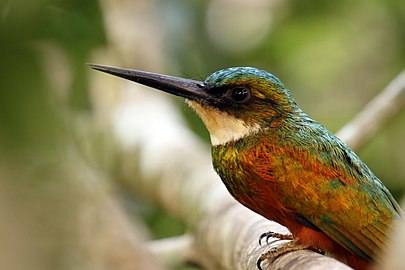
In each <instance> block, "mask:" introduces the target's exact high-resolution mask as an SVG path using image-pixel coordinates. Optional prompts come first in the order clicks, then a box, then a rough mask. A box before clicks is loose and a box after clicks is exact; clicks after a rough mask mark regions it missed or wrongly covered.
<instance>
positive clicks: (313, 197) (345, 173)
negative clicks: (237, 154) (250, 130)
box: [255, 140, 401, 259]
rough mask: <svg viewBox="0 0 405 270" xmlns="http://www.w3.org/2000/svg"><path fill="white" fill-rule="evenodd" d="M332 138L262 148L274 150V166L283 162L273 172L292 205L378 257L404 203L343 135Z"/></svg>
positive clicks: (359, 252) (356, 248)
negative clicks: (307, 145)
mask: <svg viewBox="0 0 405 270" xmlns="http://www.w3.org/2000/svg"><path fill="white" fill-rule="evenodd" d="M333 143H335V145H328V147H324V145H315V147H312V148H305V147H301V148H295V149H294V147H292V146H289V147H284V148H283V147H278V148H274V147H272V148H273V149H271V150H269V149H268V147H267V150H264V151H270V152H271V153H270V154H271V155H272V163H273V166H279V167H280V168H283V169H282V170H280V171H279V175H274V172H273V175H272V177H274V176H275V177H276V178H277V179H278V182H279V184H280V185H279V188H280V191H279V192H280V193H281V194H282V197H283V199H284V200H285V204H286V205H287V206H288V207H289V208H290V209H293V210H294V211H295V212H296V213H297V214H298V215H300V216H302V217H303V218H305V219H306V220H308V221H309V222H310V223H312V224H313V225H314V226H316V227H317V228H319V230H321V231H323V232H324V233H325V234H326V235H328V236H329V237H331V238H332V239H334V240H335V241H336V242H338V243H339V244H340V245H342V246H344V247H345V248H347V249H348V250H350V251H352V252H353V253H355V254H357V255H359V256H361V257H363V258H366V259H369V258H375V257H376V255H377V254H378V253H379V252H380V251H381V250H383V249H384V247H385V244H384V241H385V239H386V238H387V234H388V232H389V231H390V229H391V224H392V220H393V219H396V218H398V217H399V212H400V211H401V210H400V207H399V206H398V204H397V202H396V201H395V199H394V198H393V197H392V195H391V194H390V192H389V191H388V190H387V189H386V187H385V186H384V185H383V184H382V183H381V182H380V180H379V179H378V178H377V177H376V176H374V175H373V174H372V172H371V171H370V170H369V169H368V168H367V166H366V165H365V164H364V163H363V162H362V161H361V160H360V159H359V158H358V157H357V155H356V154H354V153H353V152H352V151H351V150H350V149H348V148H347V147H346V146H345V145H344V144H343V143H341V142H340V141H339V140H337V141H336V142H332V144H333ZM262 149H263V148H262ZM264 149H266V148H264ZM266 154H267V155H269V153H266ZM266 154H263V155H266ZM262 161H263V162H264V163H265V164H261V159H260V158H259V159H258V160H257V163H256V164H255V166H257V167H258V168H259V170H260V166H269V164H268V160H262ZM261 177H263V175H261Z"/></svg>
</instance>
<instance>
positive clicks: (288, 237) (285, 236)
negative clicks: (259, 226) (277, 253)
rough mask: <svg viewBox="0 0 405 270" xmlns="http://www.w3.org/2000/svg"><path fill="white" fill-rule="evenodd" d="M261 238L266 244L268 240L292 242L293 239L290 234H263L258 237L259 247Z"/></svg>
mask: <svg viewBox="0 0 405 270" xmlns="http://www.w3.org/2000/svg"><path fill="white" fill-rule="evenodd" d="M263 238H266V244H268V243H269V239H270V238H278V239H279V240H293V239H294V237H293V236H292V235H291V234H282V233H276V232H271V231H270V232H265V233H263V234H261V235H260V237H259V245H260V246H261V245H262V240H263Z"/></svg>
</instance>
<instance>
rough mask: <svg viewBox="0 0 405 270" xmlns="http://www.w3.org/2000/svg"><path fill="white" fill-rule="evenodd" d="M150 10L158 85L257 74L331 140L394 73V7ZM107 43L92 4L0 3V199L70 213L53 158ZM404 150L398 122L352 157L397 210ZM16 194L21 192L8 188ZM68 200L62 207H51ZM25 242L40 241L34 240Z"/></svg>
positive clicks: (145, 210) (240, 5) (222, 4)
mask: <svg viewBox="0 0 405 270" xmlns="http://www.w3.org/2000/svg"><path fill="white" fill-rule="evenodd" d="M156 8H157V9H158V10H159V13H160V15H161V16H160V20H161V22H160V25H161V27H162V29H163V31H164V34H165V40H164V42H165V46H164V47H165V50H166V52H165V53H166V57H167V59H166V62H165V63H166V70H167V73H170V74H177V75H180V76H185V77H189V78H196V79H202V78H205V77H206V76H207V75H208V74H210V73H211V72H213V71H215V70H218V69H222V68H225V67H230V66H248V65H251V66H256V67H259V68H262V69H265V70H267V71H270V72H272V73H274V74H275V75H277V76H278V77H279V78H280V79H281V80H282V81H283V82H284V83H285V85H286V86H287V87H288V88H290V89H292V92H293V95H294V96H295V98H296V100H297V102H298V104H299V105H300V106H301V107H302V108H303V110H304V111H306V112H307V113H308V114H310V115H311V116H313V117H314V118H315V119H317V120H318V121H320V122H321V123H323V124H324V125H325V126H326V127H328V128H329V129H331V130H332V131H336V130H337V129H339V128H340V127H341V126H342V125H343V124H344V123H346V122H347V121H348V120H349V119H351V117H352V116H353V115H355V114H356V113H357V112H358V111H359V110H361V108H362V107H363V106H364V105H365V104H366V103H367V102H368V101H369V100H370V99H371V98H372V97H373V96H375V95H376V94H377V93H378V92H379V91H380V90H381V89H382V88H383V87H384V86H385V85H387V83H388V82H389V81H390V80H391V79H392V78H393V77H394V76H395V75H396V74H397V73H398V72H399V71H400V70H401V69H403V68H404V67H405V28H404V25H405V5H404V4H403V1H402V0H387V1H376V0H371V1H369V0H360V1H355V2H353V1H349V0H343V1H325V0H321V1H319V0H318V1H315V0H300V1H277V0H274V1H266V0H256V1H236V0H211V1H201V0H200V1H198V0H192V1H190V0H170V1H166V0H165V1H164V0H157V1H156ZM130 27H140V26H138V25H132V26H130ZM106 39H107V38H106V36H105V32H104V27H103V18H102V14H101V11H100V7H99V3H98V1H96V0H87V1H80V0H36V1H29V0H25V1H24V0H0V52H1V63H0V72H1V80H0V84H1V93H2V97H1V98H0V150H1V153H0V160H2V161H3V162H2V163H3V165H2V166H0V180H1V181H0V184H1V187H0V189H3V192H7V190H11V191H10V192H11V193H10V194H13V192H16V193H17V192H21V194H19V195H16V196H15V198H14V199H15V200H16V201H19V200H21V201H23V200H24V199H27V198H30V199H32V198H33V197H35V199H36V200H43V201H42V203H41V204H39V205H41V206H44V205H49V204H52V203H51V202H52V200H53V199H54V198H55V197H56V198H60V199H59V201H58V202H59V204H57V205H59V206H60V205H62V206H61V207H62V208H65V207H66V204H69V206H71V204H74V196H75V195H74V192H73V191H72V190H71V189H69V188H72V187H71V186H70V185H71V183H69V181H70V180H69V178H68V177H67V176H66V175H65V173H66V168H65V167H64V165H65V164H63V163H64V162H65V160H64V159H63V155H65V154H66V153H65V152H64V151H62V150H61V149H64V148H66V147H67V145H69V143H70V138H69V136H70V129H71V128H72V127H71V126H70V125H69V123H66V121H65V113H66V112H68V113H78V114H87V113H91V110H92V108H91V105H90V104H91V101H90V100H89V95H88V78H87V74H88V72H89V70H88V67H87V66H86V62H88V59H89V58H90V54H91V53H92V52H93V51H94V50H95V49H97V48H98V47H101V46H105V45H106V44H107V40H106ZM179 104H180V103H179ZM179 106H180V109H179V110H180V111H181V112H182V113H184V114H185V116H186V119H187V120H188V122H189V123H190V126H191V128H192V129H193V130H194V131H196V132H197V133H198V134H199V135H200V136H202V138H203V139H204V140H206V141H208V134H207V132H206V131H205V129H204V128H203V126H202V124H201V121H200V120H199V119H198V118H197V117H196V116H195V114H194V113H192V112H191V110H188V109H186V106H185V105H184V104H181V105H179ZM403 138H405V115H404V113H402V114H401V115H400V116H399V117H397V118H396V119H394V120H393V121H392V123H390V124H389V125H388V126H387V127H386V128H385V129H384V130H382V131H381V132H379V133H378V134H377V136H376V137H375V138H374V139H373V140H372V141H371V142H370V143H369V144H368V145H367V146H366V147H365V149H363V151H361V153H360V155H361V157H362V158H363V160H364V161H365V162H366V163H367V164H368V165H369V167H370V168H371V169H372V170H373V171H374V173H375V174H376V175H377V176H379V177H380V178H381V179H382V180H383V182H384V183H386V184H387V186H389V188H390V189H391V190H392V192H393V193H394V194H395V195H396V197H397V198H400V196H401V194H402V193H403V191H404V188H405V184H404V183H405V170H404V169H403V164H404V162H405V141H404V139H403ZM4 166H6V169H4V168H3V167H4ZM7 166H8V167H7ZM59 175H64V177H60V178H59V177H57V176H59ZM16 182H21V183H20V184H21V185H22V187H21V186H13V185H17V184H16ZM55 183H56V184H57V185H59V187H58V188H56V187H55ZM20 184H19V185H20ZM10 185H11V186H12V187H10ZM5 187H8V189H7V188H5ZM33 187H34V188H33ZM33 190H35V193H33ZM67 190H68V191H69V196H73V197H69V199H66V200H63V199H61V198H62V196H61V194H63V193H64V192H66V191H67ZM37 192H38V193H37ZM28 193H29V194H31V195H29V196H28V195H27V196H26V194H28ZM125 196H127V195H125ZM129 200H132V199H129ZM135 202H136V203H134V201H132V202H131V203H129V205H127V206H128V209H131V207H132V206H131V204H132V205H137V206H136V209H135V212H136V213H141V214H142V215H143V216H144V217H145V219H146V220H147V222H148V224H149V225H150V227H151V228H152V229H153V231H154V234H155V235H156V236H158V237H165V236H169V235H171V234H177V233H181V232H184V227H183V226H182V225H181V224H179V223H178V222H177V221H175V220H173V219H171V218H170V217H167V216H165V214H164V213H162V211H161V210H159V209H156V208H154V207H151V206H150V205H148V204H145V203H144V202H138V201H136V200H135ZM29 203H30V201H28V202H27V203H22V204H21V205H20V206H17V208H16V209H17V210H18V211H20V210H21V209H23V208H24V207H25V206H26V205H27V204H28V205H29ZM63 205H65V206H63ZM59 206H55V208H52V211H51V212H50V213H51V214H52V215H56V217H54V218H55V219H56V218H57V217H58V214H59V215H61V214H60V211H58V210H60V208H58V207H59ZM72 207H73V206H72ZM76 207H79V206H76ZM0 210H1V209H0ZM17 210H16V211H17ZM38 211H39V210H38ZM38 213H39V214H38V215H37V218H43V219H46V214H47V212H46V211H42V212H41V211H39V212H38ZM34 214H35V213H34ZM34 214H32V213H31V214H26V218H27V219H28V218H31V215H34ZM21 215H23V214H21ZM34 218H35V217H34ZM60 218H61V219H63V218H66V219H68V218H69V217H68V216H63V217H60ZM0 225H1V226H3V225H4V224H0ZM1 226H0V229H1ZM52 226H53V227H52V228H54V227H57V225H55V224H54V225H52ZM54 229H55V228H54ZM58 233H59V232H58V231H57V230H56V229H55V231H53V234H55V235H56V234H58ZM27 234H32V230H31V231H28V232H27ZM53 234H50V235H53ZM50 237H51V236H48V238H45V240H44V241H45V242H46V241H48V242H50V241H51V240H50ZM33 239H35V240H38V239H43V238H41V234H37V235H35V237H33ZM59 245H62V244H61V243H60V244H59ZM58 263H59V262H57V261H53V262H52V264H53V266H56V265H57V264H58ZM56 268H57V267H55V269H56Z"/></svg>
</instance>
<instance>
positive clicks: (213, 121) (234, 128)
mask: <svg viewBox="0 0 405 270" xmlns="http://www.w3.org/2000/svg"><path fill="white" fill-rule="evenodd" d="M186 102H187V104H188V105H190V107H191V108H193V109H194V110H195V111H196V113H197V114H198V116H199V117H200V118H201V120H202V121H203V122H204V125H205V126H206V127H207V129H208V131H209V133H210V136H211V144H212V145H213V146H216V145H223V144H226V143H228V142H232V141H236V140H238V139H241V138H243V137H245V136H247V135H250V134H253V133H257V132H258V131H259V130H261V127H260V125H258V124H254V125H247V124H246V123H245V122H244V121H242V120H240V119H238V118H236V117H233V116H232V115H230V114H228V113H226V112H222V111H220V110H217V109H215V108H211V107H208V106H202V105H201V104H199V103H197V102H195V101H192V100H186Z"/></svg>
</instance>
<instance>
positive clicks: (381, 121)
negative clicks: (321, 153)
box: [336, 71, 405, 150]
mask: <svg viewBox="0 0 405 270" xmlns="http://www.w3.org/2000/svg"><path fill="white" fill-rule="evenodd" d="M404 105H405V71H402V72H401V73H399V74H398V75H397V76H396V77H395V78H394V79H393V80H392V81H391V82H390V84H388V86H387V87H385V88H384V89H383V90H382V91H381V92H380V93H379V94H378V95H377V96H376V97H375V98H373V99H372V100H371V101H370V102H369V103H368V104H367V105H366V106H365V107H364V108H363V109H362V110H361V111H360V112H359V113H358V114H357V115H356V116H354V117H353V119H352V120H350V121H349V122H348V123H347V124H346V125H345V126H344V127H342V128H341V129H340V130H339V131H338V132H337V133H336V136H338V137H339V138H341V139H342V140H343V141H344V142H346V143H347V144H348V145H349V146H350V147H351V148H352V149H353V150H358V149H360V148H362V147H363V146H364V145H365V144H366V143H367V141H368V140H370V139H371V137H372V136H373V135H374V134H375V133H376V132H377V131H379V130H381V129H382V128H383V127H384V126H385V125H386V124H387V123H388V122H389V121H390V120H391V119H393V118H394V117H395V116H396V115H397V114H398V113H399V112H400V111H401V110H402V108H403V107H404Z"/></svg>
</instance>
